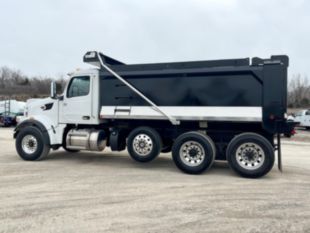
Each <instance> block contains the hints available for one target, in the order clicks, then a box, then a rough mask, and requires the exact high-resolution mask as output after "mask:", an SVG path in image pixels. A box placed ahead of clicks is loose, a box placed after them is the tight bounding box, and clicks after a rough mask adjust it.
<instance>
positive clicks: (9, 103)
mask: <svg viewBox="0 0 310 233" xmlns="http://www.w3.org/2000/svg"><path fill="white" fill-rule="evenodd" d="M25 106H26V103H25V102H22V101H17V100H12V99H9V100H3V101H0V126H4V127H8V126H12V125H16V124H17V121H16V119H17V117H18V116H23V115H24V109H25Z"/></svg>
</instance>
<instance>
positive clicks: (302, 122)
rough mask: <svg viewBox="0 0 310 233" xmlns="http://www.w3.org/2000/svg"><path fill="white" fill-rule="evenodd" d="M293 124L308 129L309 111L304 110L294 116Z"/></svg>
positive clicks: (309, 127)
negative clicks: (295, 123) (296, 123)
mask: <svg viewBox="0 0 310 233" xmlns="http://www.w3.org/2000/svg"><path fill="white" fill-rule="evenodd" d="M294 122H298V123H299V126H301V127H305V128H306V129H310V109H304V110H301V111H299V112H297V113H296V114H295V117H294Z"/></svg>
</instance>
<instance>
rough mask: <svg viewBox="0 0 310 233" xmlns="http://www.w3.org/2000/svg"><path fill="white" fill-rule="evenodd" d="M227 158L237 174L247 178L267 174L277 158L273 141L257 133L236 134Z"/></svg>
mask: <svg viewBox="0 0 310 233" xmlns="http://www.w3.org/2000/svg"><path fill="white" fill-rule="evenodd" d="M243 145H244V147H242V146H243ZM249 156H250V157H249ZM253 156H254V158H253ZM237 157H238V158H237ZM226 158H227V161H228V163H229V166H230V167H231V168H232V169H233V170H234V171H235V172H236V173H237V174H239V175H241V176H243V177H247V178H258V177H262V176H264V175H266V174H267V173H268V172H269V171H270V170H271V169H272V167H273V165H274V160H275V156H274V149H273V147H272V145H271V143H270V142H269V141H268V140H267V139H266V138H264V137H263V136H261V135H259V134H256V133H242V134H239V135H237V136H235V137H234V138H233V139H232V140H231V142H230V143H229V145H228V147H227V150H226Z"/></svg>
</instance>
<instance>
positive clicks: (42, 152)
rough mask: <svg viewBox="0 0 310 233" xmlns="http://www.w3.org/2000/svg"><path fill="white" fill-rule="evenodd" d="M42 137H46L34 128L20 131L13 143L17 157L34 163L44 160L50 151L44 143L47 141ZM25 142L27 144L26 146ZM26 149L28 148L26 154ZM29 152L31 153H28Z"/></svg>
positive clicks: (30, 127)
mask: <svg viewBox="0 0 310 233" xmlns="http://www.w3.org/2000/svg"><path fill="white" fill-rule="evenodd" d="M44 137H46V136H44V135H43V134H42V132H41V131H40V130H39V129H38V128H36V127H33V126H29V127H26V128H23V129H21V130H20V132H18V134H17V136H16V141H15V147H16V150H17V152H18V154H19V156H20V157H21V158H22V159H24V160H27V161H35V160H40V159H42V158H44V157H45V156H46V155H47V154H48V153H49V151H50V146H49V145H48V144H47V143H46V141H47V140H46V139H44ZM27 138H29V140H27ZM23 140H24V141H23ZM26 142H28V144H27V143H26ZM26 144H27V145H26ZM23 145H24V146H23ZM35 145H36V146H35ZM26 147H27V148H28V152H27V151H26V150H27V149H25V148H26ZM29 148H30V149H29ZM29 150H33V151H31V152H29Z"/></svg>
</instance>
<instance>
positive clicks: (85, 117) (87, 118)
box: [82, 116, 90, 120]
mask: <svg viewBox="0 0 310 233" xmlns="http://www.w3.org/2000/svg"><path fill="white" fill-rule="evenodd" d="M82 119H83V120H89V119H90V116H82Z"/></svg>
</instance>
